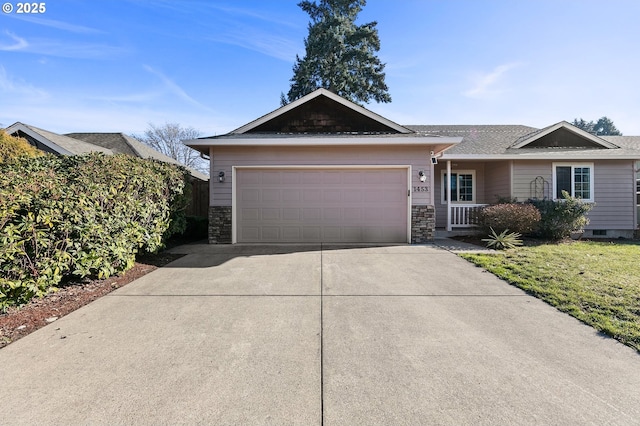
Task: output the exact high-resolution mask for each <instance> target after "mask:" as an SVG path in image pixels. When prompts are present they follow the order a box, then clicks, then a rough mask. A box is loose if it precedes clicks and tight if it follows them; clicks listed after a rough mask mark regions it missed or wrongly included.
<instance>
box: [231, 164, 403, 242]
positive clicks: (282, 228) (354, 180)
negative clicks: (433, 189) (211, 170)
mask: <svg viewBox="0 0 640 426" xmlns="http://www.w3.org/2000/svg"><path fill="white" fill-rule="evenodd" d="M407 186H408V184H407V169H238V170H237V173H236V203H237V205H236V209H237V210H236V220H237V225H236V226H237V227H236V230H237V241H238V242H240V243H242V242H245V243H246V242H269V243H278V242H282V243H285V242H328V243H329V242H336V243H337V242H349V243H359V242H371V243H406V242H407V220H408V219H407V208H408V207H407V204H408V202H407V197H408V195H407V189H408V188H407Z"/></svg>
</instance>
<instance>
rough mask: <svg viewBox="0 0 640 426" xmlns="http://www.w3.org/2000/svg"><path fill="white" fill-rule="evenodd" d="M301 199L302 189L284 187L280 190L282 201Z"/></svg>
mask: <svg viewBox="0 0 640 426" xmlns="http://www.w3.org/2000/svg"><path fill="white" fill-rule="evenodd" d="M300 200H302V190H300V189H290V188H286V189H283V191H282V201H284V202H285V203H287V202H292V201H300Z"/></svg>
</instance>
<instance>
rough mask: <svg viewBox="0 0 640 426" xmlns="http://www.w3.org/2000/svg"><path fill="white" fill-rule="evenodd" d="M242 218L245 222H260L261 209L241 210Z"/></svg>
mask: <svg viewBox="0 0 640 426" xmlns="http://www.w3.org/2000/svg"><path fill="white" fill-rule="evenodd" d="M240 218H241V219H242V220H243V221H251V220H254V221H257V220H260V209H250V208H243V209H241V210H240Z"/></svg>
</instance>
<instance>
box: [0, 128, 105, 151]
mask: <svg viewBox="0 0 640 426" xmlns="http://www.w3.org/2000/svg"><path fill="white" fill-rule="evenodd" d="M5 131H6V132H7V133H8V134H10V135H13V134H16V133H18V134H19V133H20V132H22V133H24V134H25V135H28V136H29V137H32V138H34V139H36V140H37V141H38V142H40V143H42V144H43V145H45V146H47V148H49V149H50V150H51V151H53V152H55V153H57V154H60V155H81V154H87V153H89V152H96V151H97V152H104V153H105V154H113V152H112V151H111V150H110V149H108V148H104V147H101V146H96V145H93V144H90V143H86V142H84V141H81V140H78V139H75V138H71V137H68V136H64V135H59V134H57V133H53V132H50V131H48V130H44V129H40V128H38V127H35V126H31V125H28V124H24V123H20V122H17V123H14V124H12V125H11V126H9V127H7V128H6V129H5Z"/></svg>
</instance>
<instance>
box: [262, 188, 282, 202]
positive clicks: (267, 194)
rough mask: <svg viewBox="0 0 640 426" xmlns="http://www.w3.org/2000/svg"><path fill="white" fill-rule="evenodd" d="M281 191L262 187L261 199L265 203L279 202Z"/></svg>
mask: <svg viewBox="0 0 640 426" xmlns="http://www.w3.org/2000/svg"><path fill="white" fill-rule="evenodd" d="M281 193H282V190H281V189H264V190H263V191H262V201H263V202H267V203H271V202H280V201H282V197H281Z"/></svg>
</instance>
